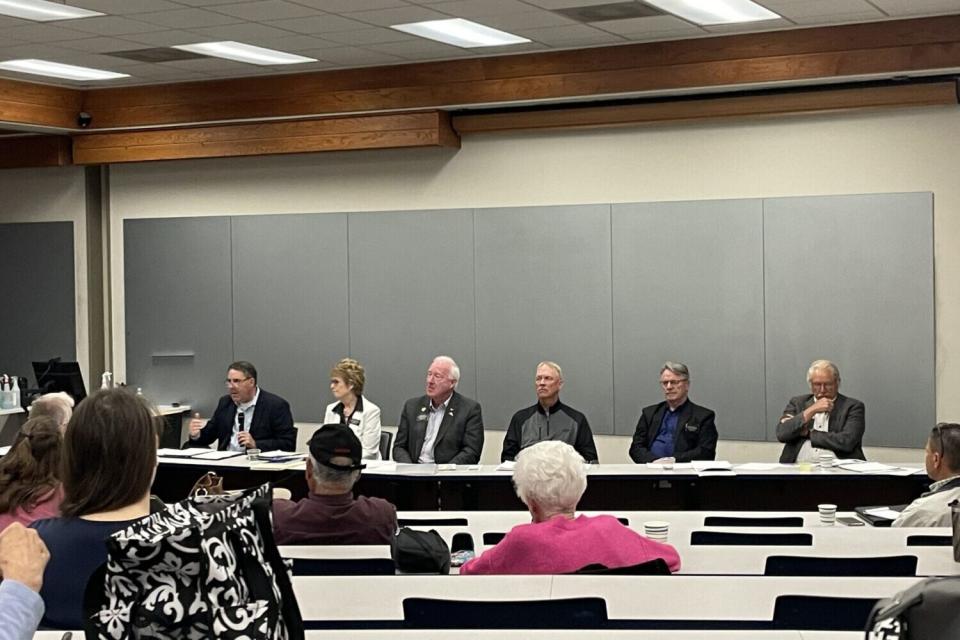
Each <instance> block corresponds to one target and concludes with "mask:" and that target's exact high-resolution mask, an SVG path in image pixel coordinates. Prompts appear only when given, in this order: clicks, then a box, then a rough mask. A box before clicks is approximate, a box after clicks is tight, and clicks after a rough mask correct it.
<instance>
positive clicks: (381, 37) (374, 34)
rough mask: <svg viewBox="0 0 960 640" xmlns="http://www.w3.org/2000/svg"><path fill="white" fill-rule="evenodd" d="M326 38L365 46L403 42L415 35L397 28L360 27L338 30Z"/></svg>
mask: <svg viewBox="0 0 960 640" xmlns="http://www.w3.org/2000/svg"><path fill="white" fill-rule="evenodd" d="M323 37H324V38H325V39H326V40H330V41H331V42H337V43H340V44H349V45H356V46H364V45H368V44H379V43H381V42H403V41H405V40H413V39H414V36H411V35H410V34H407V33H403V32H402V31H397V30H396V29H386V28H380V29H360V30H359V31H337V32H336V33H328V34H326V35H324V36H323Z"/></svg>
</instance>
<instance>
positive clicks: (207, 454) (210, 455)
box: [193, 450, 243, 460]
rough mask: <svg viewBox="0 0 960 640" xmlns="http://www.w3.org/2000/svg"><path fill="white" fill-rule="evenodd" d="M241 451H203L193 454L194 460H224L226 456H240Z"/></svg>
mask: <svg viewBox="0 0 960 640" xmlns="http://www.w3.org/2000/svg"><path fill="white" fill-rule="evenodd" d="M242 455H243V452H242V451H210V450H207V451H204V452H203V453H198V454H197V455H195V456H193V458H194V459H195V460H226V459H227V458H236V457H237V456H242Z"/></svg>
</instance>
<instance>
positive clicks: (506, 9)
mask: <svg viewBox="0 0 960 640" xmlns="http://www.w3.org/2000/svg"><path fill="white" fill-rule="evenodd" d="M430 9H433V10H435V11H442V12H443V13H448V14H450V15H451V16H456V17H458V18H482V17H484V16H494V15H501V14H504V13H522V12H525V11H530V10H531V9H533V7H531V6H530V5H528V4H527V3H525V2H520V0H454V1H453V2H449V1H448V2H441V3H438V4H433V5H430Z"/></svg>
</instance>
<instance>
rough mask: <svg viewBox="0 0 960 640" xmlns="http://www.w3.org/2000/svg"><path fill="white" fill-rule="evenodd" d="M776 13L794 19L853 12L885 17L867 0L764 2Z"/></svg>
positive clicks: (784, 0)
mask: <svg viewBox="0 0 960 640" xmlns="http://www.w3.org/2000/svg"><path fill="white" fill-rule="evenodd" d="M763 4H764V6H765V7H767V8H768V9H770V10H771V11H773V12H774V13H776V14H778V15H780V16H782V17H784V18H787V19H788V20H793V19H795V18H806V17H809V16H829V15H832V14H835V15H843V14H851V13H873V14H874V16H875V17H876V18H883V17H885V16H884V14H883V12H882V11H879V10H878V9H877V8H876V7H874V6H873V5H872V4H870V3H869V2H867V0H805V1H804V2H792V1H790V0H770V1H769V2H764V3H763Z"/></svg>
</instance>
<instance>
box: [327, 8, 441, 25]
mask: <svg viewBox="0 0 960 640" xmlns="http://www.w3.org/2000/svg"><path fill="white" fill-rule="evenodd" d="M343 15H344V16H346V17H348V18H353V19H354V20H360V21H362V22H367V23H369V24H375V25H379V26H381V27H389V26H391V25H395V24H407V23H408V22H423V21H424V20H446V19H448V18H450V17H451V16H448V15H447V14H445V13H440V12H439V11H433V10H431V9H427V8H426V7H414V6H409V7H400V8H397V9H378V10H376V11H357V12H350V13H345V14H343Z"/></svg>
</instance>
